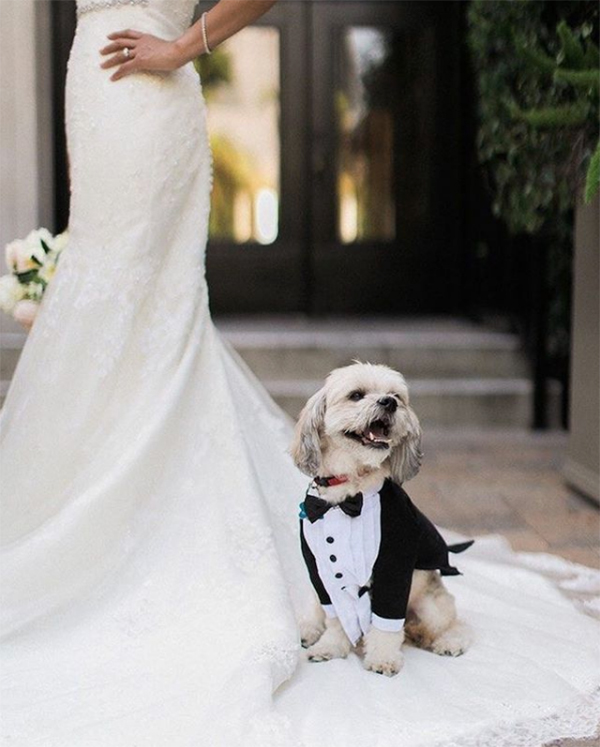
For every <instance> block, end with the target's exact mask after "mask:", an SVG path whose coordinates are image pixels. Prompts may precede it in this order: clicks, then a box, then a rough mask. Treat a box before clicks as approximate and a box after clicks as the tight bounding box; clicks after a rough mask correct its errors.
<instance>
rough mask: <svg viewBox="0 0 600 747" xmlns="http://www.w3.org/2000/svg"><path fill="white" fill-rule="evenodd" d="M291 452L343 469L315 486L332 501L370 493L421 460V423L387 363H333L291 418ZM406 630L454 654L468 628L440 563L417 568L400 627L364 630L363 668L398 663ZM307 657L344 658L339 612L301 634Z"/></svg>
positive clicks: (308, 467) (385, 669) (314, 471)
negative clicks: (333, 481)
mask: <svg viewBox="0 0 600 747" xmlns="http://www.w3.org/2000/svg"><path fill="white" fill-rule="evenodd" d="M291 454H292V457H293V458H294V461H295V463H296V465H297V466H298V468H299V469H300V470H301V471H302V472H304V473H305V474H307V475H309V476H310V477H315V476H317V475H319V476H322V477H323V476H330V475H336V476H342V475H343V476H344V477H346V478H347V482H344V483H342V484H340V485H334V486H330V487H319V488H318V489H319V494H320V496H321V498H323V499H324V500H326V501H329V502H330V503H332V504H337V503H340V502H341V501H343V500H344V498H345V497H346V496H348V495H353V494H355V493H358V492H363V493H367V492H369V490H373V489H375V488H377V486H379V485H380V484H381V482H382V480H383V479H384V478H386V477H390V478H391V479H392V480H394V481H395V482H397V483H398V484H402V483H404V482H406V481H407V480H410V479H411V478H412V477H414V476H415V475H416V474H417V473H418V471H419V469H420V466H421V460H422V457H423V454H422V451H421V427H420V424H419V421H418V419H417V416H416V415H415V413H414V411H413V410H412V408H411V407H410V406H409V396H408V388H407V385H406V381H405V380H404V377H403V376H402V374H400V373H398V372H397V371H395V370H393V369H391V368H389V367H388V366H383V365H375V364H370V363H358V362H356V363H354V364H352V365H349V366H345V367H343V368H338V369H335V370H334V371H332V372H331V373H330V374H329V376H328V377H327V380H326V382H325V385H324V386H323V388H322V389H320V390H319V391H318V392H317V393H316V394H314V395H313V396H312V397H311V398H310V399H309V400H308V402H307V404H306V406H305V407H304V409H303V410H302V412H301V413H300V417H299V420H298V423H297V425H296V429H295V434H294V440H293V443H292V448H291ZM405 633H406V637H407V638H408V639H409V640H410V641H411V642H412V643H414V644H415V645H417V646H419V647H421V648H425V649H428V650H430V651H433V652H434V653H437V654H441V655H447V656H459V655H460V654H462V653H463V652H464V651H465V650H466V649H467V647H468V645H469V642H470V631H469V629H468V627H467V626H466V625H465V624H463V623H462V622H460V621H459V620H458V618H457V615H456V607H455V603H454V597H453V596H452V595H451V594H450V593H449V592H448V591H447V589H446V588H445V586H444V585H443V583H442V580H441V577H440V574H439V573H438V571H420V570H415V571H414V573H413V581H412V586H411V592H410V598H409V603H408V613H407V617H406V624H405V629H404V630H402V631H400V632H387V631H381V630H378V629H377V628H375V627H371V629H370V630H369V631H368V632H367V634H366V635H365V636H364V638H363V640H362V641H361V643H362V648H363V653H364V657H363V662H364V666H365V667H366V669H368V670H371V671H374V672H378V673H380V674H385V675H388V676H392V675H395V674H397V673H398V672H399V671H400V669H401V668H402V664H403V656H402V651H401V647H402V644H403V642H404V637H405ZM303 643H304V644H305V645H306V646H307V647H308V657H309V659H310V660H311V661H326V660H329V659H334V658H344V657H346V656H347V655H348V653H349V652H350V650H351V649H352V645H351V643H350V641H349V639H348V638H347V636H346V634H345V633H344V630H343V628H342V626H341V625H340V623H339V621H338V620H337V618H327V619H326V620H325V621H324V625H323V624H322V625H320V626H319V625H313V626H312V628H311V630H310V631H306V632H305V633H304V634H303Z"/></svg>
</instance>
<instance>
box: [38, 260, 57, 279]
mask: <svg viewBox="0 0 600 747" xmlns="http://www.w3.org/2000/svg"><path fill="white" fill-rule="evenodd" d="M55 272H56V263H55V262H53V261H52V260H48V261H47V262H46V264H45V265H44V266H43V267H40V269H39V272H38V277H40V278H42V280H45V281H46V282H49V281H50V280H52V278H53V277H54V273H55Z"/></svg>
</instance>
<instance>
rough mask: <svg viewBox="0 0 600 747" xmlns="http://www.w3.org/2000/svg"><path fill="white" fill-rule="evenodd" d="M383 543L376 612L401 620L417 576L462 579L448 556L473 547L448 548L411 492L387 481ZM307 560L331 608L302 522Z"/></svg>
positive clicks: (373, 591)
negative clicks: (422, 573) (427, 573)
mask: <svg viewBox="0 0 600 747" xmlns="http://www.w3.org/2000/svg"><path fill="white" fill-rule="evenodd" d="M379 499H380V505H381V543H380V546H379V553H378V555H377V559H376V561H375V564H374V566H373V574H372V577H371V582H370V584H369V586H367V587H363V589H361V592H363V593H364V592H367V591H368V592H369V594H370V596H371V611H372V612H373V613H374V614H376V615H378V616H379V617H383V618H387V619H391V620H400V619H404V618H405V617H406V609H407V606H408V597H409V594H410V587H411V582H412V574H413V571H414V570H415V569H418V570H425V571H429V570H439V572H440V573H441V575H442V576H456V575H458V574H459V573H460V571H458V570H457V569H456V568H454V566H452V565H450V562H449V559H448V552H462V551H463V550H466V549H467V547H470V545H472V544H473V541H470V542H465V543H462V544H460V545H451V546H448V545H447V544H446V541H445V540H444V538H443V537H442V535H441V534H440V533H439V532H438V530H437V529H436V528H435V526H434V525H433V524H432V522H431V521H430V520H429V519H428V518H427V517H426V516H425V514H423V513H422V512H421V511H419V509H418V508H417V507H416V506H415V505H414V504H413V502H412V501H411V500H410V498H409V497H408V495H407V493H406V491H405V490H404V489H403V488H402V487H400V485H398V484H397V483H395V482H392V480H390V479H387V480H386V481H385V482H384V484H383V487H382V488H381V491H380V493H379ZM300 538H301V545H302V554H303V556H304V560H305V562H306V565H307V568H308V573H309V575H310V579H311V582H312V584H313V586H314V589H315V591H316V592H317V596H318V597H319V601H320V602H321V604H323V605H329V604H331V599H330V597H329V594H328V593H327V591H326V589H325V586H324V585H323V582H322V581H321V578H320V576H319V573H318V570H317V563H316V560H315V557H314V555H313V553H312V551H311V549H310V547H309V546H308V543H307V542H306V539H305V537H304V532H303V529H302V521H301V522H300Z"/></svg>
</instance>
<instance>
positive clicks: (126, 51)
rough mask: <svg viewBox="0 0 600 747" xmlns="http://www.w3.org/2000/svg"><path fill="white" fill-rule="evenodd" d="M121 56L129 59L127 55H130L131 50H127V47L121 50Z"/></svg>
mask: <svg viewBox="0 0 600 747" xmlns="http://www.w3.org/2000/svg"><path fill="white" fill-rule="evenodd" d="M123 54H124V55H125V57H126V58H127V59H129V55H130V54H131V50H130V49H129V47H125V48H124V49H123Z"/></svg>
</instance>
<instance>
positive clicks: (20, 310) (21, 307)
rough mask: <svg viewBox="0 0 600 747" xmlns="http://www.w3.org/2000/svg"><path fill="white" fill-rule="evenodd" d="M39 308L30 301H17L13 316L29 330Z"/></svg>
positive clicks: (35, 303)
mask: <svg viewBox="0 0 600 747" xmlns="http://www.w3.org/2000/svg"><path fill="white" fill-rule="evenodd" d="M39 307H40V305H39V303H38V302H37V301H30V300H28V299H26V300H23V301H19V302H18V303H17V304H16V306H15V308H14V311H13V316H14V318H15V319H16V320H17V321H18V322H21V324H22V325H23V326H24V327H27V329H30V328H31V326H32V324H33V320H34V319H35V317H36V314H37V313H38V309H39Z"/></svg>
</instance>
